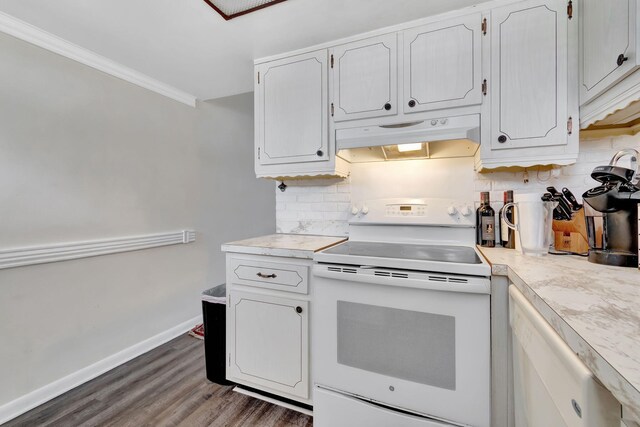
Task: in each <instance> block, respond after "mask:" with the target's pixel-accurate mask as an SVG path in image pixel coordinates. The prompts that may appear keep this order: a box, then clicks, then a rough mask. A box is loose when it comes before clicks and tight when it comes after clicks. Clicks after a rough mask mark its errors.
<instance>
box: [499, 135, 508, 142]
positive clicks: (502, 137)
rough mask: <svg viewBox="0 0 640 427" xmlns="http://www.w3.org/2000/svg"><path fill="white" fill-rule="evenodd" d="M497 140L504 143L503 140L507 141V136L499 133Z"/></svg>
mask: <svg viewBox="0 0 640 427" xmlns="http://www.w3.org/2000/svg"><path fill="white" fill-rule="evenodd" d="M498 142H499V143H500V144H504V143H505V142H507V137H506V136H504V135H500V136H499V137H498Z"/></svg>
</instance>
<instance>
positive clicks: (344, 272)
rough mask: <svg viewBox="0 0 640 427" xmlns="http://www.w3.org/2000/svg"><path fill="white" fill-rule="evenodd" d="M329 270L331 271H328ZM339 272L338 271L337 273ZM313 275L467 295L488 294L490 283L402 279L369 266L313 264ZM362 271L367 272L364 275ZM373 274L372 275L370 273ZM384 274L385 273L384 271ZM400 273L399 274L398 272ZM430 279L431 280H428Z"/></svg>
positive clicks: (437, 276) (484, 279) (484, 280)
mask: <svg viewBox="0 0 640 427" xmlns="http://www.w3.org/2000/svg"><path fill="white" fill-rule="evenodd" d="M330 269H333V271H332V270H330ZM337 270H340V271H337ZM312 271H313V275H314V276H316V277H324V278H327V279H334V280H341V281H346V282H358V283H364V284H372V285H383V286H394V287H402V288H418V289H424V290H433V291H445V292H462V293H469V294H490V293H491V281H490V280H489V278H487V277H469V278H468V279H467V280H468V281H467V282H466V283H459V282H456V281H455V280H454V281H442V280H441V279H442V278H443V277H444V278H446V277H447V276H446V275H441V274H438V273H433V274H429V273H424V274H423V275H422V274H421V276H422V277H423V278H418V279H416V278H402V277H391V276H386V275H384V276H383V275H376V274H375V272H373V270H372V267H371V266H366V267H364V268H361V267H356V266H333V265H326V264H314V266H313V270H312ZM364 271H367V273H366V274H365V273H364ZM372 272H373V273H372ZM385 272H386V271H385ZM398 273H401V272H398ZM430 277H431V278H430Z"/></svg>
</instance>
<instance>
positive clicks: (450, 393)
mask: <svg viewBox="0 0 640 427" xmlns="http://www.w3.org/2000/svg"><path fill="white" fill-rule="evenodd" d="M472 206H473V205H472V204H471V203H465V202H460V201H455V200H444V199H411V200H408V199H384V200H374V201H369V202H366V203H364V204H363V205H361V206H359V207H357V208H354V210H353V217H352V219H351V220H350V222H349V240H348V241H347V242H345V243H342V244H340V245H337V246H334V247H331V248H329V249H325V250H324V251H321V252H318V253H317V254H316V255H315V256H314V261H316V264H315V265H314V268H313V275H314V289H315V295H314V302H313V310H314V312H313V313H314V314H313V316H312V328H313V334H312V335H313V342H312V346H313V347H312V348H313V350H312V351H313V355H314V356H313V357H314V360H313V365H314V384H315V388H314V425H315V426H316V427H329V426H331V427H337V426H349V427H353V426H367V427H375V426H380V427H383V426H384V427H386V426H394V427H395V426H451V425H473V426H479V427H488V426H489V425H490V418H491V414H490V413H491V409H490V408H491V371H490V360H491V356H490V353H491V342H490V290H491V289H490V274H491V273H490V267H489V265H488V264H487V263H486V262H485V261H484V260H483V257H482V256H481V255H480V254H479V253H478V252H477V250H476V248H475V213H474V212H473V209H472Z"/></svg>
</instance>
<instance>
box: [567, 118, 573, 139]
mask: <svg viewBox="0 0 640 427" xmlns="http://www.w3.org/2000/svg"><path fill="white" fill-rule="evenodd" d="M572 133H573V117H569V120H567V135H571V134H572Z"/></svg>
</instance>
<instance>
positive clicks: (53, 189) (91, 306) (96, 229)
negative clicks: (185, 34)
mask: <svg viewBox="0 0 640 427" xmlns="http://www.w3.org/2000/svg"><path fill="white" fill-rule="evenodd" d="M0 52H2V55H1V56H2V59H1V61H0V250H3V249H9V248H15V247H22V246H29V245H36V244H46V243H59V242H71V241H79V240H86V239H101V238H109V237H120V236H128V235H140V234H146V233H158V232H166V231H178V230H181V229H184V228H193V229H195V230H196V231H197V241H196V243H193V244H189V245H179V246H171V247H164V248H157V249H150V250H144V251H139V252H129V253H124V254H116V255H109V256H102V257H96V258H87V259H83V260H75V261H67V262H59V263H52V264H44V265H39V266H29V267H21V268H13V269H6V270H0V378H1V379H2V380H1V381H0V382H1V384H2V385H1V386H0V406H2V405H3V404H5V403H7V402H9V401H12V400H14V399H16V398H18V397H20V396H22V395H24V394H26V393H28V392H30V391H32V390H34V389H37V388H39V387H41V386H43V385H46V384H48V383H50V382H52V381H55V380H57V379H59V378H62V377H64V376H66V375H69V374H71V373H73V372H75V371H77V370H79V369H81V368H83V367H85V366H88V365H90V364H92V363H95V362H97V361H99V360H101V359H103V358H105V357H108V356H110V355H112V354H114V353H116V352H118V351H120V350H123V349H125V348H127V347H130V346H132V345H134V344H136V343H138V342H140V341H142V340H145V339H147V338H149V337H151V336H153V335H156V334H158V333H161V332H163V331H165V330H167V329H169V328H171V327H174V326H176V325H178V324H180V323H181V322H184V321H186V320H188V319H190V318H193V317H195V316H197V315H198V314H199V313H200V303H199V293H200V291H201V290H202V289H204V288H206V287H209V286H212V285H215V284H218V283H221V282H223V281H224V256H223V254H222V253H221V252H220V244H221V243H223V242H224V241H229V240H234V239H239V238H245V237H250V236H255V235H261V234H267V233H271V232H273V231H274V229H275V218H274V217H275V197H274V194H273V183H271V182H268V181H261V180H257V179H256V178H255V175H254V172H253V160H252V159H253V102H252V94H244V95H239V96H234V97H229V98H225V99H220V100H215V101H210V102H204V103H199V105H198V108H196V109H193V108H190V107H188V106H185V105H182V104H180V103H178V102H175V101H172V100H170V99H167V98H165V97H162V96H160V95H157V94H155V93H152V92H149V91H147V90H145V89H142V88H139V87H137V86H134V85H131V84H129V83H126V82H124V81H122V80H119V79H117V78H114V77H111V76H108V75H106V74H103V73H101V72H99V71H96V70H94V69H92V68H89V67H85V66H83V65H81V64H78V63H76V62H74V61H71V60H69V59H66V58H63V57H60V56H58V55H55V54H52V53H50V52H47V51H45V50H43V49H40V48H37V47H34V46H32V45H29V44H27V43H25V42H22V41H19V40H16V39H14V38H12V37H9V36H6V35H3V34H0ZM141 54H143V53H141Z"/></svg>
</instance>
